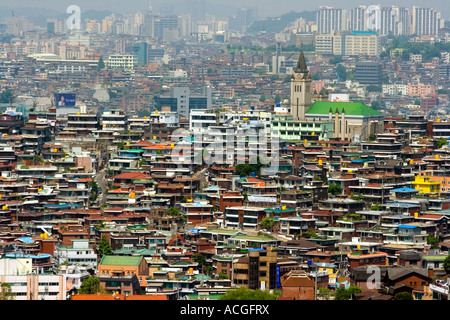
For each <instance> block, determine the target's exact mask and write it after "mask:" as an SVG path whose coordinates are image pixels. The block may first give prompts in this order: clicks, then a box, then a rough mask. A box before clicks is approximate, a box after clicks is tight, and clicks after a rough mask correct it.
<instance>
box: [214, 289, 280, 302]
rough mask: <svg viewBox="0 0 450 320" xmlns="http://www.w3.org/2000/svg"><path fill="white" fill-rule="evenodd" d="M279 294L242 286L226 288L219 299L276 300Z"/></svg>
mask: <svg viewBox="0 0 450 320" xmlns="http://www.w3.org/2000/svg"><path fill="white" fill-rule="evenodd" d="M279 295H280V293H279V292H274V293H270V292H268V291H264V290H259V289H257V290H252V289H248V288H244V287H242V288H238V289H231V290H228V291H227V292H226V293H225V294H224V295H223V296H221V297H220V298H219V300H276V299H277V297H278V296H279Z"/></svg>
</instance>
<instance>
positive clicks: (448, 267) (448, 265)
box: [442, 255, 450, 274]
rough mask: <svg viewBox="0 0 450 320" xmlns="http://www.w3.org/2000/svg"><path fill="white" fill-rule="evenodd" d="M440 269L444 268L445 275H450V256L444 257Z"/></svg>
mask: <svg viewBox="0 0 450 320" xmlns="http://www.w3.org/2000/svg"><path fill="white" fill-rule="evenodd" d="M442 267H443V268H444V270H445V273H446V274H449V273H450V255H448V256H447V257H445V259H444V263H443V265H442Z"/></svg>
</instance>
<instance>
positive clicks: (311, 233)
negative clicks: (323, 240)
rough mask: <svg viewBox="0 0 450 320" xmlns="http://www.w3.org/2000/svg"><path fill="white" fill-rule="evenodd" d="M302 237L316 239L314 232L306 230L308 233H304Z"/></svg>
mask: <svg viewBox="0 0 450 320" xmlns="http://www.w3.org/2000/svg"><path fill="white" fill-rule="evenodd" d="M304 235H305V238H307V239H308V238H314V237H317V233H316V232H315V231H313V230H308V231H306V232H305V233H304Z"/></svg>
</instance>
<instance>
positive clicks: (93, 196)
mask: <svg viewBox="0 0 450 320" xmlns="http://www.w3.org/2000/svg"><path fill="white" fill-rule="evenodd" d="M97 197H98V184H97V182H96V181H95V180H92V182H91V194H90V196H89V201H91V202H92V201H95V200H96V199H97Z"/></svg>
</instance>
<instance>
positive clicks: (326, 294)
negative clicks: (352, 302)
mask: <svg viewBox="0 0 450 320" xmlns="http://www.w3.org/2000/svg"><path fill="white" fill-rule="evenodd" d="M332 296H333V291H331V290H330V289H328V288H322V287H319V288H318V289H317V297H318V298H319V299H321V300H329V299H330V298H331V297H332Z"/></svg>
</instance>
